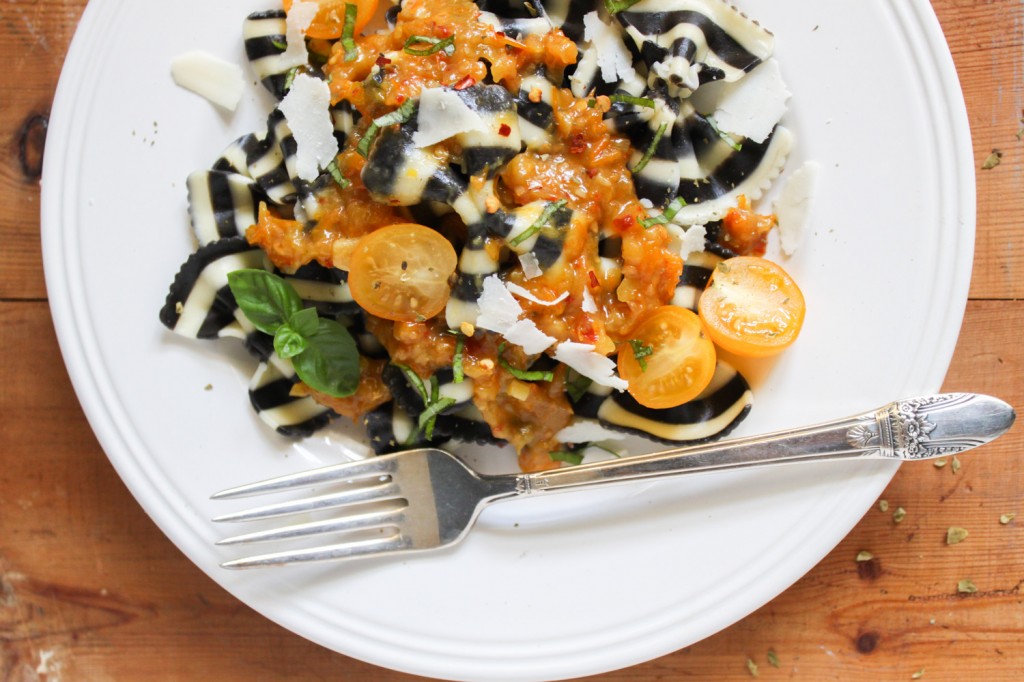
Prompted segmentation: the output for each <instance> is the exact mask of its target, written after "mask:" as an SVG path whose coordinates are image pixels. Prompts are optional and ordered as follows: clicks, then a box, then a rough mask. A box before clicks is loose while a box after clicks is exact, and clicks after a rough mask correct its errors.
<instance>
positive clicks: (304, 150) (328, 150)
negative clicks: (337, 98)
mask: <svg viewBox="0 0 1024 682" xmlns="http://www.w3.org/2000/svg"><path fill="white" fill-rule="evenodd" d="M293 7H294V5H293ZM330 106H331V89H330V87H328V85H327V83H326V81H322V80H320V79H319V78H313V77H312V76H307V75H306V74H304V73H300V74H299V75H297V76H296V77H295V80H294V81H292V87H291V89H290V90H289V91H288V94H287V95H285V97H284V99H283V100H281V104H280V105H279V108H280V109H281V112H282V113H283V114H284V117H285V118H286V119H287V120H288V127H289V128H290V129H291V131H292V136H293V137H294V138H295V145H296V150H295V167H296V172H297V173H298V175H299V177H300V178H302V179H303V180H307V181H309V182H312V181H313V180H316V179H317V177H318V176H319V175H320V169H321V168H326V167H327V166H328V165H329V164H330V163H331V162H332V161H334V157H336V156H337V155H338V140H337V139H336V138H335V137H334V121H333V119H332V118H331V111H330Z"/></svg>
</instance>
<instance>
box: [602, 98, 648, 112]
mask: <svg viewBox="0 0 1024 682" xmlns="http://www.w3.org/2000/svg"><path fill="white" fill-rule="evenodd" d="M608 99H610V100H611V101H612V104H617V103H619V102H621V103H622V104H632V105H633V106H637V107H647V108H648V109H653V108H654V106H655V103H654V100H653V99H651V98H650V97H634V96H633V95H612V96H610V97H609V98H608Z"/></svg>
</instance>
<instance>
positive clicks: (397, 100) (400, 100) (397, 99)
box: [395, 94, 405, 105]
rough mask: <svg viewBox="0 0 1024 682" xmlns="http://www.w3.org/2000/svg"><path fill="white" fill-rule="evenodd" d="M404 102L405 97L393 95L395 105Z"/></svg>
mask: <svg viewBox="0 0 1024 682" xmlns="http://www.w3.org/2000/svg"><path fill="white" fill-rule="evenodd" d="M404 101H405V95H402V94H398V95H395V104H399V105H400V104H401V103H402V102H404Z"/></svg>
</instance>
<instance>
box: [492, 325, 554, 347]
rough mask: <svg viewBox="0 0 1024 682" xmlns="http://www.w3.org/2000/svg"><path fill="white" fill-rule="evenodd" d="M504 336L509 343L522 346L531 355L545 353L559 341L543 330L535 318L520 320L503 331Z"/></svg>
mask: <svg viewBox="0 0 1024 682" xmlns="http://www.w3.org/2000/svg"><path fill="white" fill-rule="evenodd" d="M502 336H504V337H505V340H506V341H508V342H509V343H514V344H516V345H517V346H521V347H522V349H523V351H524V352H526V353H527V354H529V355H536V354H537V353H543V352H544V351H546V350H547V349H548V348H551V346H552V345H554V343H555V342H556V341H558V339H556V338H554V337H552V336H548V335H547V334H545V333H544V332H542V331H541V330H540V329H539V328H538V327H537V323H536V322H534V321H533V320H519V321H518V322H516V323H515V324H513V325H512V326H511V327H509V328H508V329H506V330H505V331H504V332H502Z"/></svg>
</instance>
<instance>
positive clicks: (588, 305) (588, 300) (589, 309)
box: [580, 287, 597, 313]
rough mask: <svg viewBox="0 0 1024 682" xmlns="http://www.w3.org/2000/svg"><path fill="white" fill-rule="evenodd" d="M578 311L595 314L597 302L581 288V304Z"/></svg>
mask: <svg viewBox="0 0 1024 682" xmlns="http://www.w3.org/2000/svg"><path fill="white" fill-rule="evenodd" d="M580 309H581V310H582V311H583V312H585V313H596V312H597V302H596V301H594V295H593V294H591V293H590V289H587V288H586V287H584V288H583V303H582V304H581V305H580Z"/></svg>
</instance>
